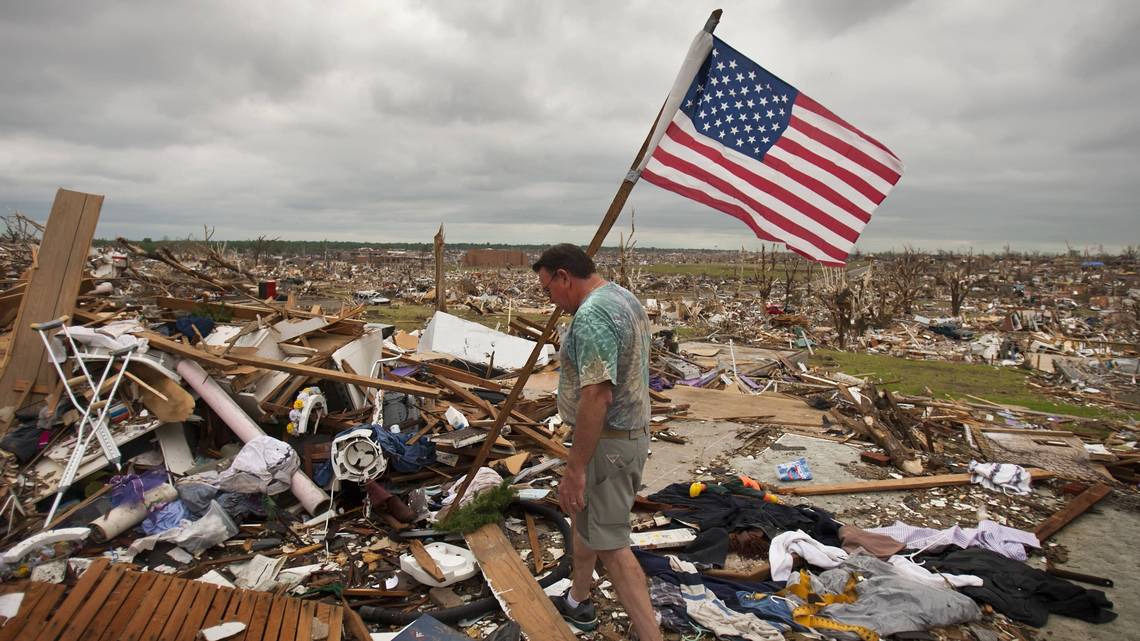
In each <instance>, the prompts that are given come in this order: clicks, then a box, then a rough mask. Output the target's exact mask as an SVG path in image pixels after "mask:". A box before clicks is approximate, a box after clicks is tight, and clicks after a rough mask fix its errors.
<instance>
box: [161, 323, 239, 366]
mask: <svg viewBox="0 0 1140 641" xmlns="http://www.w3.org/2000/svg"><path fill="white" fill-rule="evenodd" d="M138 336H139V337H140V338H145V339H146V340H147V343H149V344H150V345H151V346H153V347H154V348H155V349H157V350H160V351H163V352H167V353H169V354H176V355H178V356H182V357H183V358H189V359H191V360H195V361H198V362H199V363H202V364H204V365H210V366H212V367H221V368H226V367H233V366H234V362H233V361H230V360H226V359H224V358H222V357H221V356H218V355H216V354H213V353H211V352H207V351H205V350H201V349H198V348H196V347H193V346H191V345H187V344H186V343H182V342H180V341H176V340H172V339H170V338H167V337H165V336H163V335H162V334H159V333H156V332H141V333H139V334H138Z"/></svg>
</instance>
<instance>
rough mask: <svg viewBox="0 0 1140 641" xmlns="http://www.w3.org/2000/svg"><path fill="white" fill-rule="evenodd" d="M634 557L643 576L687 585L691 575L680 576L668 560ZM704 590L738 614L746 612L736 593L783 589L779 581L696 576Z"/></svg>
mask: <svg viewBox="0 0 1140 641" xmlns="http://www.w3.org/2000/svg"><path fill="white" fill-rule="evenodd" d="M633 554H634V556H636V557H637V562H638V563H640V564H641V567H642V569H643V570H645V574H646V575H648V576H652V577H657V578H659V579H661V580H662V581H666V582H668V583H672V584H673V585H681V584H682V583H684V584H689V583H690V581H691V579H690V577H691V576H693V575H687V574H681V573H678V572H676V571H674V570H673V568H671V567H670V566H669V559H667V558H665V557H663V556H661V555H659V554H653V553H652V552H646V551H645V550H636V549H635V550H634V551H633ZM697 576H698V577H699V579H700V583H702V584H703V585H704V586H705V587H706V588H708V589H709V590H711V591H712V593H713V594H715V595H716V596H717V598H718V599H720V600H721V601H724V603H725V605H727V606H728V607H730V608H732V609H733V610H736V611H738V612H748V610H746V609H742V608H741V605H740V601H739V600H738V599H737V596H736V595H737V593H738V592H745V593H748V594H752V593H754V592H779V591H780V590H782V589H783V588H784V584H783V582H781V581H775V582H773V581H733V580H732V579H725V578H722V577H716V576H708V575H705V574H701V575H697Z"/></svg>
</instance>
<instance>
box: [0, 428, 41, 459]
mask: <svg viewBox="0 0 1140 641" xmlns="http://www.w3.org/2000/svg"><path fill="white" fill-rule="evenodd" d="M45 432H46V430H43V429H40V426H39V425H37V424H36V421H31V422H27V423H20V424H19V425H17V426H16V427H14V428H12V429H10V430H8V433H7V434H5V435H4V436H3V438H0V450H5V451H8V452H11V453H12V454H15V455H16V460H18V461H19V462H20V464H21V465H23V464H24V463H27V462H28V461H31V460H32V459H33V458H35V457H36V453H37V452H39V451H40V447H41V446H40V436H41V435H42V434H43V433H45Z"/></svg>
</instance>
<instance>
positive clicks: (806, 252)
mask: <svg viewBox="0 0 1140 641" xmlns="http://www.w3.org/2000/svg"><path fill="white" fill-rule="evenodd" d="M655 162H656V160H650V162H649V165H647V166H646V168H645V171H643V172H642V174H641V176H642V177H643V178H645V180H646V181H648V182H650V183H652V184H654V185H657V186H658V187H661V188H662V189H667V190H669V191H672V192H675V193H678V194H680V195H682V196H684V197H686V198H689V199H691V200H695V201H696V202H698V203H701V204H702V205H707V206H709V207H712V208H713V209H716V210H719V211H722V212H724V213H726V214H728V215H730V216H732V217H733V218H736V219H738V220H740V221H742V222H743V223H744V224H746V225H748V227H749V228H750V229H752V231H753V233H755V234H756V236H757V237H758V238H760V239H762V240H773V241H777V242H781V243H784V245H785V246H787V248H788V249H790V250H791V251H793V252H795V253H797V254H799V255H801V256H803V257H804V258H807V259H809V260H814V261H817V262H819V263H823V264H824V265H829V266H834V267H842V266H843V265H844V264H845V263H844V261H837V260H833V259H831V258H828V257H827V255H826V254H823V253H822V252H819V251H818V250H816V251H812V250H815V248H814V247H811V246H810V245H807V247H808V248H807V249H804V248H801V247H800V246H799V244H798V243H797V242H795V241H798V240H799V239H789V238H787V237H785V236H783V235H781V236H780V237H778V238H777V237H774V236H772V235H768V234H765V233H764V230H763V228H762V227H760V224H761V223H762V222H766V221H764V219H763V218H761V217H759V216H757V215H756V214H755V213H754V212H750V211H748V209H747V208H745V207H744V206H742V205H740V204H738V203H732V202H728V201H725V200H721V199H718V198H716V197H714V196H711V195H709V194H708V193H706V192H704V191H703V190H701V189H700V188H697V187H692V186H688V185H685V184H682V183H679V182H677V181H676V180H674V179H673V178H669V177H666V176H663V175H661V174H658V173H657V172H655V171H653V167H654V163H655ZM661 167H662V165H660V164H657V168H661ZM670 173H671V175H673V176H675V177H676V178H677V179H678V180H683V181H686V182H688V181H689V180H692V179H691V177H689V176H685V175H684V174H675V172H670ZM801 242H802V241H801Z"/></svg>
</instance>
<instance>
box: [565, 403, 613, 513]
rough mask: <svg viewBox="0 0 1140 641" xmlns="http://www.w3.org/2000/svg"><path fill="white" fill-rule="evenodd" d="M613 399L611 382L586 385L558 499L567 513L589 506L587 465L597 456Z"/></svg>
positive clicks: (576, 511) (579, 404)
mask: <svg viewBox="0 0 1140 641" xmlns="http://www.w3.org/2000/svg"><path fill="white" fill-rule="evenodd" d="M613 401H614V386H613V383H610V382H609V381H606V382H603V383H595V384H594V385H586V386H585V387H583V388H582V395H581V397H580V399H579V401H578V414H577V423H575V424H574V445H573V446H572V447H571V448H570V456H569V460H568V461H567V462H566V472H565V473H564V474H563V475H562V487H561V488H560V489H559V491H558V502H559V503H560V504H561V506H562V511H564V512H566V513H567V514H577V513H578V512H580V511H581V510H582V508H583V507H585V506H586V466H587V465H588V464H589V463H590V459H591V458H593V457H594V450H595V449H597V447H598V440H599V439H601V437H602V430H603V429H604V428H605V422H606V412H607V411H608V410H609V409H610V405H611V404H612V403H613Z"/></svg>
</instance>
